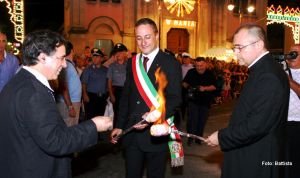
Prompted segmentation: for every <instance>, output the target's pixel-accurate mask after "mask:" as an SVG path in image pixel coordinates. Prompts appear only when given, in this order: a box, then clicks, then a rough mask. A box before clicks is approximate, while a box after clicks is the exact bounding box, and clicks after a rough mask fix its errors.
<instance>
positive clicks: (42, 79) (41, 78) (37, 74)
mask: <svg viewBox="0 0 300 178" xmlns="http://www.w3.org/2000/svg"><path fill="white" fill-rule="evenodd" d="M23 69H25V70H27V71H28V72H30V73H31V74H32V75H34V76H35V78H36V79H37V80H38V81H40V82H41V83H42V84H43V85H45V86H46V87H47V88H49V89H50V90H51V91H53V89H52V88H51V87H50V85H49V82H48V80H47V78H46V77H45V76H44V75H43V74H41V73H40V72H39V71H37V70H35V69H33V68H31V67H28V66H23Z"/></svg>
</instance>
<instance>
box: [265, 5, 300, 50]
mask: <svg viewBox="0 0 300 178" xmlns="http://www.w3.org/2000/svg"><path fill="white" fill-rule="evenodd" d="M267 16H268V17H267V21H268V22H267V25H270V24H273V23H283V24H284V25H286V26H288V27H291V28H292V32H293V38H294V41H295V44H299V42H300V39H299V35H300V10H299V8H296V9H294V8H291V9H289V8H288V7H286V8H285V9H284V11H283V10H282V7H281V6H278V7H277V8H276V9H275V7H274V6H273V5H272V6H271V7H268V8H267Z"/></svg>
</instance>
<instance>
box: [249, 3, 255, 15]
mask: <svg viewBox="0 0 300 178" xmlns="http://www.w3.org/2000/svg"><path fill="white" fill-rule="evenodd" d="M247 10H248V12H249V13H252V12H253V11H254V10H255V8H254V6H253V5H250V6H249V7H248V8H247Z"/></svg>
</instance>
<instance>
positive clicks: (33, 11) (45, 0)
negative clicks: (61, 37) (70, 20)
mask: <svg viewBox="0 0 300 178" xmlns="http://www.w3.org/2000/svg"><path fill="white" fill-rule="evenodd" d="M0 14H1V15H0V29H1V30H4V31H5V32H6V33H7V37H8V41H14V26H13V23H11V22H10V20H9V18H10V15H9V14H8V9H7V8H6V2H0ZM24 18H25V33H26V34H27V33H29V32H31V31H34V30H38V29H46V28H47V29H51V30H53V31H57V32H62V30H63V22H64V0H24Z"/></svg>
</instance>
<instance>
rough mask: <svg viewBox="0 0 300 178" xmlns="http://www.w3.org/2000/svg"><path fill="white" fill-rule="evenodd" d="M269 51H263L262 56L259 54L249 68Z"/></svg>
mask: <svg viewBox="0 0 300 178" xmlns="http://www.w3.org/2000/svg"><path fill="white" fill-rule="evenodd" d="M268 53H269V51H266V52H264V53H262V54H261V55H260V56H258V58H256V59H255V60H254V61H253V62H252V63H251V64H250V65H249V66H248V68H250V67H251V66H253V65H254V64H255V63H256V62H257V61H258V60H259V59H260V58H262V57H263V56H264V55H266V54H268Z"/></svg>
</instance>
